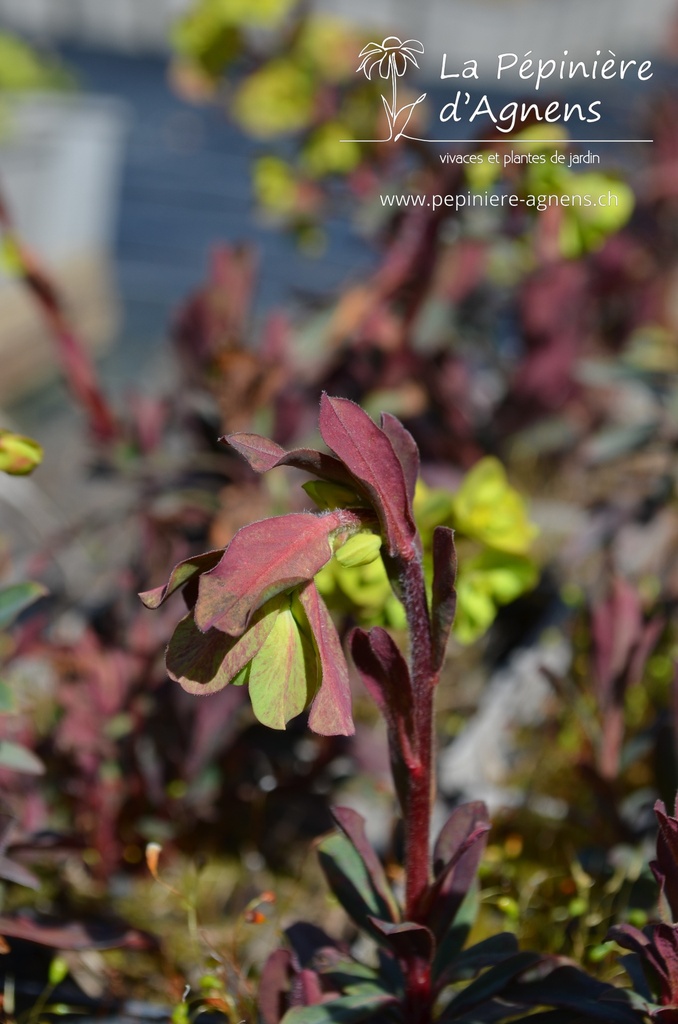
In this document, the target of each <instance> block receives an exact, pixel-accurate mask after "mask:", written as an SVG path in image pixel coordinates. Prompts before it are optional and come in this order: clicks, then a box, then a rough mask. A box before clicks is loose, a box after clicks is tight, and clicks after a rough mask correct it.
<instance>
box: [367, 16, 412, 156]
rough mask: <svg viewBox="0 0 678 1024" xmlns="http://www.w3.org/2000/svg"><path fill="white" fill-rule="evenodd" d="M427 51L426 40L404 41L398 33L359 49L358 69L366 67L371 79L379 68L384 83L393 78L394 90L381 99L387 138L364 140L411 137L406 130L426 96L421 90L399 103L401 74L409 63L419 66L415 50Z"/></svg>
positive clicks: (392, 85)
mask: <svg viewBox="0 0 678 1024" xmlns="http://www.w3.org/2000/svg"><path fill="white" fill-rule="evenodd" d="M423 52H424V44H423V43H420V42H419V40H418V39H406V40H405V42H403V41H402V40H400V39H398V37H397V36H386V38H385V39H382V41H381V42H380V43H368V44H367V46H364V47H363V49H362V50H361V51H360V54H359V57H360V58H361V60H360V64H359V65H358V68H357V69H356V70H357V71H363V72H364V74H365V77H366V78H369V79H370V81H371V80H372V74H373V73H374V72H375V71H376V72H377V73H378V75H379V77H380V78H383V79H384V85H386V83H387V82H388V81H389V80H390V82H391V90H390V94H389V97H388V99H387V98H386V96H384V95H383V94H382V97H381V99H382V103H383V104H384V110H385V111H386V117H387V119H388V129H389V134H388V137H387V138H385V139H364V140H362V141H364V142H391V141H393V142H397V141H398V139H401V138H403V136H404V137H405V138H411V136H408V135H406V134H405V129H406V128H407V126H408V124H409V122H410V118H411V117H412V114H413V112H414V109H415V107H417V106H419V104H420V103H421V102H422V101H423V100H425V99H426V93H425V92H424V93H422V94H421V96H420V97H419V99H416V100H415V101H414V103H405V104H404V105H403V106H402V107H399V106H398V79H399V78H402V77H403V75H404V74H405V72H406V71H407V66H408V64H414V66H415V68H418V67H419V64H418V63H417V58H416V56H415V54H417V53H418V54H422V53H423Z"/></svg>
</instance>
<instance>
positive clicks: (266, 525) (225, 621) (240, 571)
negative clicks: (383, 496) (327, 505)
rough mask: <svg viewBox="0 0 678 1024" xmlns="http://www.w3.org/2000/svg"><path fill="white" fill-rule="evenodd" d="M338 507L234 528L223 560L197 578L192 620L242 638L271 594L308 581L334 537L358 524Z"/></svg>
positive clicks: (329, 550)
mask: <svg viewBox="0 0 678 1024" xmlns="http://www.w3.org/2000/svg"><path fill="white" fill-rule="evenodd" d="M360 525H361V521H360V519H359V518H358V517H357V516H356V515H354V514H352V513H350V512H346V511H344V510H342V509H338V510H336V511H334V512H329V513H326V514H323V515H316V514H314V513H312V512H293V513H290V514H289V515H285V516H277V517H275V518H273V519H264V520H262V521H261V522H257V523H250V525H249V526H243V527H242V529H240V530H238V532H237V533H236V535H235V537H234V538H233V540H232V541H231V543H230V544H229V546H228V547H227V548H226V551H225V552H224V555H223V557H222V559H221V561H220V562H219V563H218V565H216V566H215V567H214V568H213V569H212V570H211V571H210V572H208V573H205V574H204V575H203V576H201V577H200V589H199V595H198V601H197V603H196V606H195V621H196V623H197V625H198V628H199V629H201V630H203V632H206V631H207V630H209V629H212V628H215V629H220V630H222V632H224V633H228V634H230V635H231V636H240V635H241V634H242V633H243V632H244V631H245V629H246V628H247V625H248V623H249V621H250V619H251V617H252V615H253V614H254V612H255V611H256V610H257V608H259V607H261V605H262V604H264V602H266V601H267V600H269V598H271V597H273V596H275V594H280V593H282V592H284V591H287V590H291V589H293V588H294V587H297V586H299V585H300V584H302V583H306V582H307V581H308V580H310V579H313V577H314V576H315V574H316V573H317V572H319V571H320V570H321V569H322V567H323V566H324V565H325V564H326V563H327V562H329V560H330V558H331V557H332V536H333V534H335V535H336V534H338V533H340V532H341V530H342V529H346V530H347V531H348V532H350V531H351V530H355V529H357V528H359V527H360Z"/></svg>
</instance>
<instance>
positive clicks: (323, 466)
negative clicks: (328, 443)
mask: <svg viewBox="0 0 678 1024" xmlns="http://www.w3.org/2000/svg"><path fill="white" fill-rule="evenodd" d="M219 440H220V441H223V442H224V443H226V444H229V445H230V446H231V448H235V450H236V451H237V452H238V453H239V454H240V455H242V456H243V458H244V459H246V460H247V462H248V463H249V464H250V466H251V467H252V469H253V470H254V471H255V473H267V472H268V471H269V470H271V469H276V468H277V467H278V466H293V467H294V468H295V469H301V470H303V471H304V472H305V473H310V474H311V475H312V476H316V477H319V478H320V479H321V480H329V481H330V482H331V483H338V484H342V485H343V486H345V487H350V488H351V489H352V490H353V489H355V486H356V482H355V480H354V479H353V477H352V476H351V474H350V473H349V472H348V470H347V469H346V468H345V466H343V465H342V463H341V462H340V461H339V459H335V457H334V456H333V455H327V454H326V453H325V452H317V451H315V449H313V448H294V449H293V450H292V451H290V452H287V451H285V449H284V448H281V447H280V445H279V444H276V443H275V441H270V440H269V439H268V438H267V437H260V436H259V434H228V435H227V436H226V437H222V438H220V439H219Z"/></svg>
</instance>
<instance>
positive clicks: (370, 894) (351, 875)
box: [318, 834, 391, 945]
mask: <svg viewBox="0 0 678 1024" xmlns="http://www.w3.org/2000/svg"><path fill="white" fill-rule="evenodd" d="M318 860H319V861H320V867H321V868H322V871H323V874H324V875H325V878H326V879H327V884H328V885H329V887H330V889H331V890H332V892H333V893H334V895H335V896H336V897H337V899H338V900H339V902H340V903H341V905H342V907H343V908H344V910H345V911H346V913H347V914H348V915H349V917H350V918H351V919H352V920H353V921H354V922H355V924H357V925H358V926H359V927H360V928H363V929H364V930H365V931H366V932H368V933H369V934H370V935H372V936H373V938H375V939H377V941H378V942H380V943H381V944H382V945H388V942H387V941H386V939H385V937H384V935H383V933H382V932H380V931H379V930H378V929H377V928H375V927H374V924H373V923H372V921H371V920H370V918H372V917H376V918H378V919H380V920H385V921H391V909H390V907H389V906H388V905H387V904H386V903H385V902H384V900H383V899H382V898H381V897H380V896H379V894H378V893H377V892H376V891H375V889H374V887H373V885H372V880H371V878H370V874H369V871H368V870H367V868H366V866H365V862H364V861H363V859H362V857H361V856H360V854H359V853H358V851H357V850H356V848H355V847H354V845H353V843H352V842H351V841H350V840H349V839H347V838H346V836H344V835H339V834H336V835H331V836H328V837H327V838H326V839H323V841H322V842H321V843H320V845H319V846H318Z"/></svg>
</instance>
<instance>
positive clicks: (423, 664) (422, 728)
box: [402, 556, 438, 921]
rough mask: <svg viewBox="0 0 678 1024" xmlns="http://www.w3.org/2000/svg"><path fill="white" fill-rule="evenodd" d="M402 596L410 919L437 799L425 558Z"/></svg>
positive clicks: (409, 566) (415, 563)
mask: <svg viewBox="0 0 678 1024" xmlns="http://www.w3.org/2000/svg"><path fill="white" fill-rule="evenodd" d="M402 584H403V600H404V604H405V610H406V612H407V621H408V628H409V633H410V645H411V652H410V662H411V674H412V686H413V691H414V728H415V743H414V746H415V755H416V766H415V768H414V770H413V771H411V773H410V779H409V792H408V806H407V815H406V820H405V874H406V890H405V897H406V898H405V907H406V917H407V920H409V921H416V920H417V919H418V913H419V908H420V906H421V902H422V899H423V897H424V896H425V894H426V890H427V889H428V886H429V882H430V863H429V862H430V854H429V846H430V833H431V806H432V800H433V695H434V690H435V686H436V683H437V682H438V675H437V673H436V672H435V671H434V669H433V652H432V641H431V621H430V618H429V611H428V602H427V600H426V587H425V583H424V572H423V567H422V564H421V559H420V558H419V557H418V556H417V557H415V558H413V559H412V560H411V561H409V562H407V563H406V564H405V567H404V571H403V574H402Z"/></svg>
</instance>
